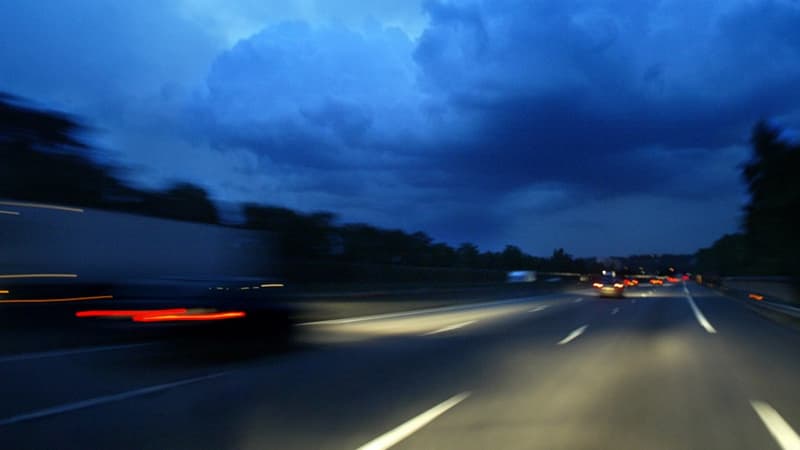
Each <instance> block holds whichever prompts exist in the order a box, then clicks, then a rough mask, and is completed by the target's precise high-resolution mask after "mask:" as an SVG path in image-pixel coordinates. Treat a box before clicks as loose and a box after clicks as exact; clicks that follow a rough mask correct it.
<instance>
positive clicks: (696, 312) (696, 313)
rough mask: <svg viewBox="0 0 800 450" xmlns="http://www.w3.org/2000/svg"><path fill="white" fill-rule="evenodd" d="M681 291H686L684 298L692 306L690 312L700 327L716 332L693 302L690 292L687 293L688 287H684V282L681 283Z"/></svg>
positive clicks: (712, 332)
mask: <svg viewBox="0 0 800 450" xmlns="http://www.w3.org/2000/svg"><path fill="white" fill-rule="evenodd" d="M683 292H684V293H686V299H687V300H688V301H689V306H691V307H692V312H693V313H694V317H695V318H696V319H697V322H698V323H699V324H700V326H701V327H703V328H705V330H706V331H708V332H709V333H711V334H714V333H716V332H717V330H715V329H714V327H713V326H712V325H711V323H709V322H708V319H706V316H704V315H703V312H702V311H700V308H698V307H697V305H696V304H695V303H694V299H693V298H692V294H690V293H689V289H688V288H687V287H686V283H684V284H683Z"/></svg>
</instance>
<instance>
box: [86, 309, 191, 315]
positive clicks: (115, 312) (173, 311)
mask: <svg viewBox="0 0 800 450" xmlns="http://www.w3.org/2000/svg"><path fill="white" fill-rule="evenodd" d="M187 311H188V310H187V309H186V308H171V309H139V310H137V309H119V310H113V309H91V310H87V311H78V312H76V313H75V317H134V316H150V315H156V316H160V315H165V314H185V313H186V312H187Z"/></svg>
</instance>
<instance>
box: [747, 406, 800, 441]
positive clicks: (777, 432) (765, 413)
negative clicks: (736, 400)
mask: <svg viewBox="0 0 800 450" xmlns="http://www.w3.org/2000/svg"><path fill="white" fill-rule="evenodd" d="M750 406H752V407H753V409H754V410H755V411H756V414H758V417H759V418H760V419H761V421H762V422H764V426H766V427H767V430H769V432H770V434H771V435H772V437H773V438H775V441H777V442H778V445H780V447H781V448H782V449H783V450H800V436H798V435H797V432H795V431H794V430H793V429H792V427H791V425H789V424H788V423H787V422H786V421H785V420H784V419H783V417H781V415H780V414H779V413H778V411H775V408H773V407H772V406H770V405H769V404H768V403H765V402H759V401H751V402H750Z"/></svg>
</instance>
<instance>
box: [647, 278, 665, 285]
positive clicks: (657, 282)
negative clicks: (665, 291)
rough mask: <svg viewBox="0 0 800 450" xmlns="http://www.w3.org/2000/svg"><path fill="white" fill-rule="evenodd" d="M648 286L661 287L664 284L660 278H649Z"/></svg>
mask: <svg viewBox="0 0 800 450" xmlns="http://www.w3.org/2000/svg"><path fill="white" fill-rule="evenodd" d="M650 284H652V285H654V286H662V285H663V284H664V280H662V279H661V278H651V279H650Z"/></svg>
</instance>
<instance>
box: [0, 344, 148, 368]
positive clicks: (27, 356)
mask: <svg viewBox="0 0 800 450" xmlns="http://www.w3.org/2000/svg"><path fill="white" fill-rule="evenodd" d="M148 345H153V344H152V343H150V342H144V343H139V344H121V345H103V346H99V347H82V348H73V349H66V350H51V351H47V352H36V353H23V354H17V355H7V356H0V363H7V362H15V361H28V360H31V359H42V358H57V357H59V356H68V355H79V354H82V353H95V352H106V351H110V350H122V349H126V348H136V347H145V346H148Z"/></svg>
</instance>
